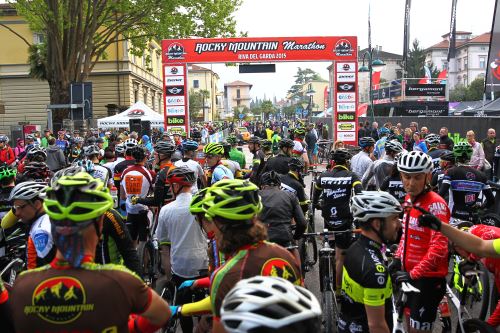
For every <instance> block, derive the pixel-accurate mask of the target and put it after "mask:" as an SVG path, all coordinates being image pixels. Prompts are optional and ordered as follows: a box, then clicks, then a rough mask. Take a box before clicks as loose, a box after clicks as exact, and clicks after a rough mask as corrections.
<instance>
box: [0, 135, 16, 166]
mask: <svg viewBox="0 0 500 333" xmlns="http://www.w3.org/2000/svg"><path fill="white" fill-rule="evenodd" d="M15 160H16V156H15V154H14V151H13V150H12V148H10V146H9V137H8V136H7V135H0V162H3V163H5V164H7V165H11V164H12V163H14V161H15Z"/></svg>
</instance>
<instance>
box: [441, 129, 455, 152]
mask: <svg viewBox="0 0 500 333" xmlns="http://www.w3.org/2000/svg"><path fill="white" fill-rule="evenodd" d="M439 137H440V140H439V149H445V150H449V151H452V150H453V145H454V143H453V140H452V139H451V138H450V137H449V136H448V128H447V127H441V129H440V130H439Z"/></svg>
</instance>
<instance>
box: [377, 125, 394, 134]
mask: <svg viewBox="0 0 500 333" xmlns="http://www.w3.org/2000/svg"><path fill="white" fill-rule="evenodd" d="M389 134H391V130H390V129H388V128H387V127H385V126H384V127H382V128H380V129H379V130H378V135H389Z"/></svg>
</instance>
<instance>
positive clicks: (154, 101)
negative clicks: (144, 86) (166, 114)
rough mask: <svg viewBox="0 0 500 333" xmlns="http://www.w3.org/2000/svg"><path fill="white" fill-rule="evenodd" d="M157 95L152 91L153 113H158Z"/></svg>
mask: <svg viewBox="0 0 500 333" xmlns="http://www.w3.org/2000/svg"><path fill="white" fill-rule="evenodd" d="M155 95H156V93H155V92H154V90H153V91H151V104H152V105H153V111H157V110H156V98H155Z"/></svg>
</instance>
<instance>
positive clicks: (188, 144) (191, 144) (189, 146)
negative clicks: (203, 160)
mask: <svg viewBox="0 0 500 333" xmlns="http://www.w3.org/2000/svg"><path fill="white" fill-rule="evenodd" d="M182 149H184V151H195V150H197V149H198V142H196V141H192V140H186V141H184V142H183V143H182Z"/></svg>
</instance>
